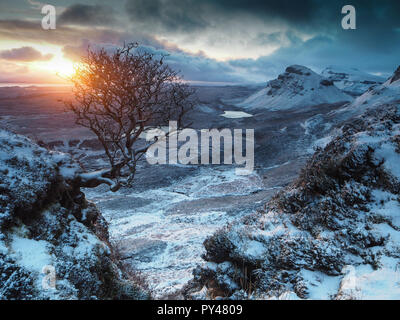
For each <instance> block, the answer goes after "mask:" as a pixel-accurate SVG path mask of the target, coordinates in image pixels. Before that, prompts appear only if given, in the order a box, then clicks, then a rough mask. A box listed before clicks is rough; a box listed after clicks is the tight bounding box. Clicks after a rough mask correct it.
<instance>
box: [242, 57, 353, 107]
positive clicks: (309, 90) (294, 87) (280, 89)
mask: <svg viewBox="0 0 400 320" xmlns="http://www.w3.org/2000/svg"><path fill="white" fill-rule="evenodd" d="M352 99H353V98H352V97H350V96H349V95H347V94H345V93H343V92H342V91H341V90H339V89H338V88H337V87H335V86H334V85H333V84H329V83H328V82H327V80H326V79H325V78H323V77H321V76H320V75H318V74H317V73H315V72H314V71H312V70H311V69H309V68H306V67H303V66H298V65H294V66H290V67H288V68H287V69H286V72H285V73H283V74H281V75H280V76H279V77H278V79H275V80H272V81H270V82H268V84H267V87H266V88H264V89H262V90H260V91H259V92H257V93H255V94H254V95H252V96H250V97H249V98H247V99H245V100H244V101H243V102H241V103H239V104H238V106H241V107H243V108H245V109H248V110H253V109H267V110H272V111H277V110H289V109H293V108H301V107H308V106H316V105H320V104H325V103H329V104H333V103H337V102H345V101H352Z"/></svg>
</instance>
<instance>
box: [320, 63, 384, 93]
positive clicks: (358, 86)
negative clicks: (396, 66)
mask: <svg viewBox="0 0 400 320" xmlns="http://www.w3.org/2000/svg"><path fill="white" fill-rule="evenodd" d="M321 75H322V76H324V77H325V78H327V79H329V80H330V81H332V82H333V83H334V84H335V86H336V87H338V88H339V89H341V90H342V91H343V92H345V93H347V94H349V95H351V96H353V97H358V96H360V95H362V94H363V93H364V92H365V91H367V90H368V89H369V88H370V87H372V86H377V85H381V84H382V83H383V82H384V81H385V79H384V78H381V77H379V76H375V75H372V74H369V73H366V72H363V71H360V70H358V69H356V68H343V67H339V66H329V67H327V68H326V69H324V70H323V71H322V72H321Z"/></svg>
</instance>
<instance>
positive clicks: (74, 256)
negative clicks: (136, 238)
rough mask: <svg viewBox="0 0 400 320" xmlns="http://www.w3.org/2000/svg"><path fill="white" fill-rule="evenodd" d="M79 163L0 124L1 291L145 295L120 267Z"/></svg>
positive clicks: (1, 294) (21, 295)
mask: <svg viewBox="0 0 400 320" xmlns="http://www.w3.org/2000/svg"><path fill="white" fill-rule="evenodd" d="M78 170H79V167H78V166H77V165H76V164H75V163H74V162H73V161H72V160H71V158H70V156H67V155H64V154H61V153H56V152H49V151H48V150H46V149H44V148H41V147H39V146H38V145H36V144H34V143H33V142H32V141H31V140H29V139H27V138H25V137H23V136H19V135H16V134H12V133H10V132H7V131H4V130H0V181H1V183H0V191H1V193H0V283H1V288H0V299H7V300H9V299H140V298H145V297H147V294H146V293H145V292H144V291H142V290H141V289H139V288H138V287H137V286H136V285H134V284H133V282H132V281H129V280H128V279H127V278H125V277H124V276H123V275H122V273H121V270H120V269H119V267H118V265H119V262H118V260H117V259H116V257H115V254H114V252H113V250H112V248H111V246H110V244H109V241H108V230H107V223H106V221H105V220H104V218H103V217H102V216H101V214H100V212H99V211H98V210H97V208H96V207H95V206H94V205H93V204H91V203H89V202H87V201H86V200H85V196H84V194H83V193H82V192H81V191H80V190H79V187H77V186H76V185H75V183H74V177H75V173H76V172H78ZM54 281H55V282H54ZM54 285H55V287H54Z"/></svg>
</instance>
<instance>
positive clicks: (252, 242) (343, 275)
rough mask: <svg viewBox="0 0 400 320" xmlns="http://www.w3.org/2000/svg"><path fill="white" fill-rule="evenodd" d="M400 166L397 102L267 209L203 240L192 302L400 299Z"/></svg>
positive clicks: (324, 154) (358, 126)
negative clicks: (210, 299)
mask: <svg viewBox="0 0 400 320" xmlns="http://www.w3.org/2000/svg"><path fill="white" fill-rule="evenodd" d="M399 163H400V107H399V106H398V105H397V104H389V105H383V106H380V107H379V108H376V109H374V110H370V111H369V112H367V113H366V114H364V115H363V116H361V117H357V118H353V119H351V120H350V121H348V122H346V123H345V124H344V125H343V126H342V127H341V134H340V135H339V136H337V137H336V138H335V139H333V141H332V142H330V143H329V144H328V145H327V146H326V147H325V148H324V149H320V150H317V152H316V153H315V154H314V156H313V157H312V158H311V159H310V160H309V162H308V164H307V165H306V167H305V168H304V169H303V171H302V173H301V174H300V176H299V178H298V179H297V180H296V181H295V182H294V183H293V184H292V185H290V186H289V187H287V188H286V189H284V190H283V191H281V192H279V193H278V194H277V195H276V196H275V197H274V198H273V199H272V201H270V202H269V203H268V204H267V205H266V207H265V210H262V211H259V212H256V213H253V214H251V215H249V216H246V217H245V218H243V219H242V220H241V221H240V222H236V223H233V224H231V225H229V226H226V227H224V228H222V229H221V230H220V231H218V232H217V233H216V234H214V235H213V236H212V237H210V238H208V239H207V240H206V241H205V242H204V246H205V249H206V253H205V254H204V259H205V260H206V261H207V263H206V264H205V266H202V267H198V268H197V269H196V270H195V271H194V283H193V285H192V287H190V288H189V287H188V288H187V291H186V293H187V297H188V298H199V297H203V298H204V297H205V296H208V297H214V298H215V297H217V296H219V297H224V298H228V297H229V298H232V299H235V298H262V299H267V298H278V299H287V298H290V299H292V298H296V299H300V298H301V299H307V298H311V299H359V298H361V299H370V298H373V299H381V298H385V299H386V298H389V299H390V298H395V299H398V298H399V297H400V287H399V286H398V282H397V281H398V280H399V279H400V271H399V268H398V267H399V263H398V261H399V258H400V199H399V193H400V169H399ZM396 279H397V280H396Z"/></svg>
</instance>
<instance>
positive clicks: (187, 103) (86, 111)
mask: <svg viewBox="0 0 400 320" xmlns="http://www.w3.org/2000/svg"><path fill="white" fill-rule="evenodd" d="M164 59H165V56H163V55H161V56H158V55H154V54H153V53H149V52H148V51H145V50H140V49H139V48H138V45H137V44H136V43H134V44H125V45H124V46H123V48H121V49H118V50H116V51H114V52H111V53H110V52H107V51H106V50H105V49H104V48H103V49H100V50H92V49H91V48H88V52H87V56H86V57H85V58H83V61H82V64H80V65H79V67H77V70H76V72H75V74H74V75H73V76H72V77H71V81H72V83H73V85H74V88H73V93H74V101H66V102H65V104H66V106H67V108H68V109H69V110H71V111H73V112H74V114H75V116H76V123H77V124H79V125H81V126H84V127H86V128H89V129H90V130H91V131H92V132H93V133H94V134H95V135H96V136H97V138H98V140H99V141H100V143H101V145H102V146H103V148H104V150H105V154H106V155H107V158H108V161H109V168H106V169H104V170H101V171H98V172H95V173H87V174H82V175H81V184H82V186H86V187H95V186H98V185H99V184H101V183H107V184H109V185H110V187H111V190H113V191H116V190H118V189H119V187H120V186H121V185H123V184H128V185H130V184H132V182H133V179H134V175H135V172H136V165H137V163H138V161H139V159H140V158H141V157H142V156H143V155H144V154H145V153H146V151H147V149H148V148H149V147H150V146H151V145H152V144H153V143H154V142H156V141H157V138H155V139H154V140H153V141H150V142H146V143H143V140H142V141H141V143H138V141H139V137H140V136H141V135H143V134H145V133H146V132H148V131H149V130H151V129H155V128H161V127H162V126H165V125H168V122H169V121H177V122H178V127H179V128H182V127H183V125H184V124H183V120H184V116H185V114H186V113H187V112H188V111H189V110H190V109H191V108H193V106H194V99H193V97H194V95H193V94H194V91H193V89H191V88H190V87H189V86H188V85H186V84H185V83H184V82H183V81H182V80H181V77H180V76H179V74H178V72H176V71H174V70H172V69H171V68H170V67H169V66H168V65H167V64H165V62H164Z"/></svg>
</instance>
